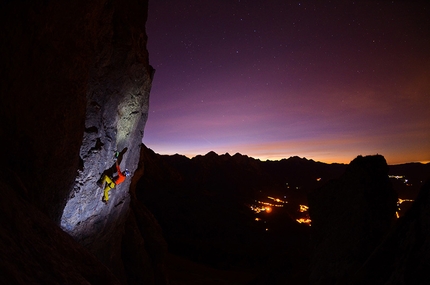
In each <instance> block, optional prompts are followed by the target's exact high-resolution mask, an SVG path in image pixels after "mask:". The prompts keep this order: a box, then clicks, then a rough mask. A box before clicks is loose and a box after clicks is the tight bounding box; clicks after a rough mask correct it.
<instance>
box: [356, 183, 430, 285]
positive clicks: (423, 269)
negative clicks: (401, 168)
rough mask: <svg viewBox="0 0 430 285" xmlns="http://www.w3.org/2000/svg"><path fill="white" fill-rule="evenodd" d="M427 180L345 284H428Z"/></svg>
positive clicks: (429, 188)
mask: <svg viewBox="0 0 430 285" xmlns="http://www.w3.org/2000/svg"><path fill="white" fill-rule="evenodd" d="M429 266H430V180H428V181H427V183H426V184H424V186H423V187H422V188H421V191H420V193H419V195H418V197H417V199H416V200H415V202H414V203H413V205H412V206H411V208H410V209H409V211H408V212H407V213H406V214H405V216H404V217H402V218H401V219H399V221H398V223H397V224H396V226H395V227H394V229H392V230H391V232H390V234H389V235H388V236H387V238H386V239H384V241H383V242H382V243H381V244H380V245H379V246H378V247H377V248H376V250H375V251H374V252H373V253H372V255H371V256H370V257H369V259H368V260H367V261H366V262H365V263H364V264H363V266H362V267H361V268H360V270H358V271H357V273H356V274H354V275H352V276H350V277H349V283H348V284H354V285H358V284H402V285H406V284H423V285H424V284H430V273H429V270H428V269H429Z"/></svg>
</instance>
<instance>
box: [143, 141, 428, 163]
mask: <svg viewBox="0 0 430 285" xmlns="http://www.w3.org/2000/svg"><path fill="white" fill-rule="evenodd" d="M145 146H146V147H147V148H149V149H151V150H152V151H154V152H155V153H156V154H158V155H168V156H173V155H181V156H185V157H187V158H189V159H193V158H194V157H197V156H206V155H207V154H208V153H210V152H214V153H215V154H216V155H218V156H221V155H229V156H234V155H236V154H239V155H243V156H248V157H250V158H253V159H256V160H260V161H263V162H264V161H280V160H283V159H289V158H293V157H298V158H301V159H307V160H312V161H315V162H321V163H326V164H349V163H350V162H351V161H353V160H354V159H355V158H357V157H358V156H372V155H382V156H383V157H384V158H385V160H386V161H387V165H401V164H409V163H420V164H429V163H430V161H405V162H390V161H388V160H387V158H386V157H385V156H384V155H383V154H381V153H374V154H357V155H356V156H354V157H351V159H349V160H348V161H346V160H345V161H322V160H318V159H314V158H312V157H306V156H300V155H291V156H289V157H279V158H261V157H255V156H252V155H249V154H247V153H242V152H240V151H238V152H229V151H227V152H217V151H214V150H210V151H207V152H205V153H199V154H186V153H178V152H175V153H161V152H158V151H156V150H155V149H153V148H152V147H150V146H148V145H146V144H145Z"/></svg>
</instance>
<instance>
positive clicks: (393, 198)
mask: <svg viewBox="0 0 430 285" xmlns="http://www.w3.org/2000/svg"><path fill="white" fill-rule="evenodd" d="M396 202H397V195H396V192H395V191H394V190H393V188H392V185H391V183H390V181H389V178H388V166H387V164H386V162H385V159H384V157H383V156H380V155H376V156H366V157H362V156H359V157H357V158H356V159H354V160H353V161H352V162H351V163H350V165H349V166H348V168H347V169H346V172H345V173H344V174H343V175H342V176H341V177H340V178H339V179H337V180H333V181H331V182H329V183H327V184H326V185H324V186H323V187H321V188H319V189H316V190H315V191H313V192H312V193H310V194H309V207H310V212H309V214H310V216H311V219H312V250H313V252H312V261H311V275H310V283H311V284H336V283H339V284H344V283H345V282H347V280H348V279H347V278H348V276H350V275H352V274H353V273H354V272H356V271H357V270H358V269H359V268H360V267H361V265H362V264H363V263H364V262H365V261H366V259H367V258H368V257H369V256H370V254H371V253H372V252H373V251H374V250H375V248H376V247H377V246H378V245H379V244H380V243H381V242H382V240H383V238H384V237H385V235H386V234H387V233H388V231H389V229H390V226H391V225H392V224H393V222H394V218H395V212H396V209H397V206H396Z"/></svg>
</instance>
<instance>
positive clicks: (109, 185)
mask: <svg viewBox="0 0 430 285" xmlns="http://www.w3.org/2000/svg"><path fill="white" fill-rule="evenodd" d="M103 183H106V184H105V188H104V194H103V202H107V201H109V191H110V190H111V189H113V188H115V182H113V181H112V179H111V178H110V177H109V176H107V175H105V176H104V178H103Z"/></svg>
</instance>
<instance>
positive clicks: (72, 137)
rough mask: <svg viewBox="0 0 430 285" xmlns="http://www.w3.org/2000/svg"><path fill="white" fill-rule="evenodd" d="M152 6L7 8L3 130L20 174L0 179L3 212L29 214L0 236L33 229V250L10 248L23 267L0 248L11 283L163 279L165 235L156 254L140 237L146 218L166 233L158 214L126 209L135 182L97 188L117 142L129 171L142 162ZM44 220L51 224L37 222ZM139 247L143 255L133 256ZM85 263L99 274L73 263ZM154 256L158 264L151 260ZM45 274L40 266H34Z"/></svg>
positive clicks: (33, 4)
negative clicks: (5, 202)
mask: <svg viewBox="0 0 430 285" xmlns="http://www.w3.org/2000/svg"><path fill="white" fill-rule="evenodd" d="M147 5H148V3H147V1H145V0H139V1H132V0H127V1H119V0H96V1H83V0H77V1H66V2H64V1H61V2H58V1H49V0H48V1H42V0H40V1H3V2H2V3H1V4H0V11H1V17H0V21H1V28H2V34H1V37H0V40H1V42H0V44H1V53H0V60H1V61H0V63H1V64H2V69H1V78H0V80H1V85H0V92H1V94H0V95H1V96H0V127H1V128H0V136H1V138H2V150H3V152H4V155H3V157H4V168H5V170H4V171H3V172H4V173H8V175H7V176H10V177H14V179H12V180H11V179H10V177H9V178H8V177H4V178H1V179H0V180H1V181H2V183H3V184H2V190H3V189H5V193H10V195H9V194H7V197H8V198H9V200H8V202H9V203H10V204H11V206H10V207H6V205H5V206H4V207H3V209H2V211H3V213H2V214H5V216H8V217H9V216H12V215H13V213H14V211H16V213H15V215H16V216H17V217H20V216H22V217H26V218H25V219H24V220H23V221H21V220H19V219H15V220H13V221H14V222H15V223H18V224H17V225H10V224H5V225H3V224H2V227H1V228H0V230H1V233H2V235H1V238H2V240H1V241H2V244H4V245H8V244H11V243H10V240H14V237H16V236H18V235H20V234H23V235H28V236H29V240H25V242H26V243H28V245H27V246H26V247H23V246H22V245H20V244H19V243H18V242H17V243H16V244H13V243H12V244H11V249H10V250H9V252H12V253H14V256H18V257H22V260H21V259H20V258H18V260H17V261H16V262H15V263H14V262H13V261H12V260H11V263H10V265H9V264H8V261H9V258H10V257H9V256H8V251H7V250H6V249H5V248H7V247H2V251H1V254H2V256H1V260H2V268H1V271H2V272H6V273H7V272H10V273H11V274H10V276H15V277H16V276H18V275H19V276H21V277H19V278H21V279H16V280H15V281H11V280H13V278H12V277H11V278H12V279H7V283H9V284H13V283H22V284H27V283H31V282H35V283H44V281H46V280H45V279H44V276H47V275H50V276H51V278H52V280H51V281H52V282H51V283H67V282H64V280H69V281H68V282H70V283H69V284H84V283H85V282H90V283H94V284H97V283H103V284H105V282H104V281H103V280H106V279H109V278H110V279H111V280H112V282H111V283H112V284H114V283H118V282H121V283H123V284H126V283H129V284H137V283H139V282H140V281H141V280H146V281H145V282H146V283H147V284H154V283H156V282H157V284H165V283H166V282H167V281H166V279H165V277H163V276H162V274H163V272H162V268H161V269H160V266H161V265H160V264H162V262H161V261H160V259H162V253H160V252H162V250H161V249H163V248H164V247H163V240H162V237H160V236H157V238H154V239H153V240H152V241H153V244H157V243H159V245H158V246H159V248H161V249H160V250H158V251H151V247H150V246H148V242H145V237H144V236H145V234H146V235H148V234H147V233H145V232H144V227H143V226H142V225H146V228H151V229H153V231H157V230H158V231H159V228H157V226H156V222H154V221H153V220H152V219H151V216H150V214H149V213H142V212H137V211H134V212H133V213H131V212H130V201H131V198H130V195H129V186H130V183H131V181H130V179H127V180H126V182H124V183H123V184H121V185H119V186H118V187H116V188H115V189H114V190H112V191H111V193H110V200H109V203H108V204H107V205H105V204H103V202H102V193H103V191H102V189H101V188H99V187H98V186H97V184H96V181H97V180H99V179H100V178H101V176H102V174H103V173H106V172H107V171H109V169H110V168H112V166H114V160H113V157H114V153H115V151H117V150H118V151H120V152H121V155H120V157H119V160H118V161H119V162H120V165H121V168H122V169H125V168H128V169H129V170H130V172H131V173H132V174H133V173H134V171H135V169H136V167H137V164H138V160H139V153H140V144H141V138H142V135H143V128H144V125H145V122H146V118H147V113H148V96H149V91H150V88H151V81H152V75H153V69H152V67H151V66H150V65H149V63H148V53H147V50H146V33H145V22H146V18H147V8H148V7H147ZM17 181H18V182H17ZM2 218H3V216H2ZM42 221H43V222H42ZM46 221H51V222H46ZM45 222H46V223H48V224H49V225H47V226H44V227H42V226H39V225H40V224H42V223H45ZM55 225H60V226H61V228H62V229H63V230H64V231H66V232H67V233H69V234H70V235H71V236H72V237H73V239H74V240H75V241H77V242H78V243H79V244H78V243H76V242H74V241H73V240H72V239H70V237H68V236H67V235H66V234H65V233H64V232H62V231H61V230H60V229H59V228H56V226H55ZM32 227H35V228H34V229H32ZM157 234H159V233H157ZM157 234H155V233H154V234H153V236H156V235H157ZM46 237H48V238H46ZM54 237H55V239H56V240H55V242H53V244H52V245H49V243H51V242H52V240H53V239H54ZM18 241H21V242H24V241H23V240H20V239H18ZM126 241H127V242H126ZM132 243H136V244H132ZM82 246H84V247H85V248H84V247H82ZM31 247H33V248H34V249H33V250H29V252H30V253H28V254H27V252H26V249H25V248H31ZM62 247H65V248H67V249H70V250H67V249H64V250H62ZM133 248H134V249H135V252H141V253H145V254H146V256H147V258H142V257H139V256H137V255H136V254H130V252H132V249H133ZM45 249H46V250H45ZM164 249H165V248H164ZM37 252H40V253H43V252H44V253H46V255H47V256H45V257H41V258H39V257H37V254H35V253H37ZM145 254H144V255H145ZM157 254H158V255H157ZM78 255H81V256H82V257H77V256H78ZM94 256H95V257H94ZM51 257H52V260H51ZM82 259H85V260H86V261H88V264H92V265H89V268H93V269H94V272H93V273H91V272H90V270H89V269H84V268H83V266H80V265H78V264H76V263H79V262H83V261H82ZM154 260H157V262H158V264H159V266H158V267H154V266H152V265H151V264H152V263H153V261H154ZM14 264H15V265H16V264H24V265H25V266H23V267H21V268H19V266H15V265H14ZM26 264H28V265H26ZM60 264H64V267H62V266H61V265H60ZM84 264H85V262H84ZM103 264H104V265H105V266H107V267H105V266H104V265H103ZM125 264H128V265H129V264H133V265H134V267H133V268H134V269H136V270H134V271H133V272H132V270H131V269H130V267H129V268H125ZM30 267H31V268H33V267H34V268H38V269H34V270H30ZM70 267H75V268H77V269H76V270H69V269H67V268H70ZM107 268H109V269H107ZM148 268H150V269H151V270H152V271H151V270H147V269H148ZM37 270H40V271H41V272H42V273H40V274H33V273H34V272H35V271H37ZM15 271H16V272H19V274H18V273H16V272H15ZM59 271H62V272H61V273H59ZM154 271H157V272H156V273H154ZM14 272H15V273H16V274H15V273H14ZM68 272H69V273H68ZM77 272H78V273H77ZM79 272H80V273H79ZM110 272H112V273H113V274H112V273H110ZM79 274H81V277H79V276H78V275H79ZM114 275H115V276H116V278H115V277H113V276H114ZM2 276H9V275H8V274H5V275H3V274H2ZM104 276H106V277H104ZM111 277H112V278H111ZM16 278H18V277H16ZM75 281H76V282H75ZM0 283H1V282H0ZM107 283H108V284H110V282H107ZM146 283H145V284H146ZM85 284H87V283H85Z"/></svg>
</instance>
